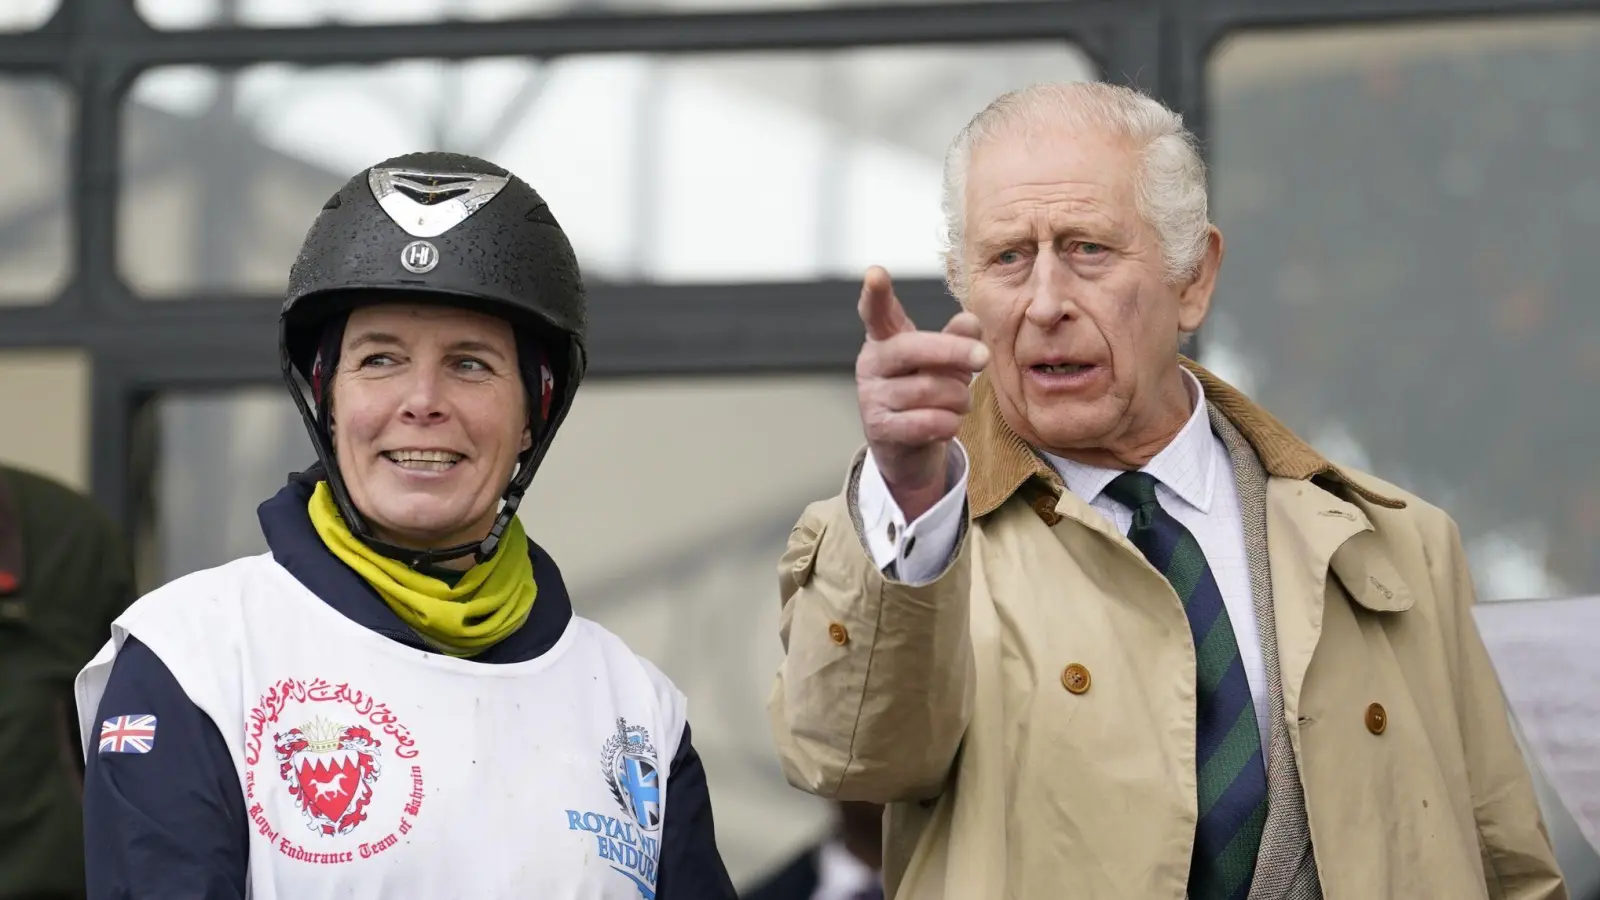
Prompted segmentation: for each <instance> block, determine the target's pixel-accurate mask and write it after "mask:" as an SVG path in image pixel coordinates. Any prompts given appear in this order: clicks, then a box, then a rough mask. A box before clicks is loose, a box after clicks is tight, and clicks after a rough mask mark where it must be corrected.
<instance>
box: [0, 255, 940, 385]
mask: <svg viewBox="0 0 1600 900" xmlns="http://www.w3.org/2000/svg"><path fill="white" fill-rule="evenodd" d="M896 289H897V291H898V292H899V294H900V296H901V299H902V302H904V303H905V305H906V309H907V312H908V313H909V314H910V315H911V317H912V319H913V320H914V321H917V322H921V323H925V324H926V325H929V326H934V327H938V326H942V325H943V324H944V322H945V321H946V320H947V319H949V318H950V316H952V315H954V314H955V311H956V307H955V301H954V300H953V299H952V298H951V297H950V295H949V294H948V293H947V292H946V290H945V287H944V284H943V282H941V281H936V280H926V279H924V280H904V281H898V282H896ZM859 292H860V285H859V284H858V283H856V282H853V281H844V280H835V281H821V282H782V283H766V284H720V285H638V284H595V285H592V286H591V287H590V290H589V302H590V348H591V369H590V371H591V372H592V373H593V374H594V375H595V376H596V377H611V376H624V375H626V376H638V375H651V374H662V375H665V374H673V375H688V374H695V375H702V374H725V375H732V374H748V373H761V372H766V373H772V372H802V371H828V370H832V371H841V370H842V371H848V370H849V368H850V366H851V364H852V361H853V360H854V359H855V354H856V351H857V350H858V349H859V348H860V343H861V323H860V321H859V320H858V319H857V318H856V312H855V303H856V297H857V295H858V294H859ZM140 307H141V309H140V312H141V315H139V316H138V317H136V318H132V319H126V320H124V319H122V318H115V319H113V318H108V317H98V316H96V317H85V318H81V319H77V320H68V319H63V318H61V317H59V316H55V315H52V314H50V310H48V309H40V308H29V309H19V310H7V311H6V312H5V314H4V316H5V320H6V321H7V322H8V323H9V326H8V327H7V328H5V329H4V330H0V351H3V350H5V349H10V348H25V347H60V346H86V347H88V348H90V350H91V352H92V353H93V354H94V356H95V357H96V359H98V358H100V356H101V355H102V354H105V355H110V356H116V357H118V358H126V359H127V360H129V362H128V363H126V364H125V366H124V368H126V367H127V366H133V365H137V367H138V369H139V371H141V372H145V373H154V374H159V375H160V376H161V377H162V378H170V379H172V380H174V381H182V382H185V383H191V382H196V381H204V380H206V379H212V378H218V379H220V380H222V381H226V382H229V383H243V382H261V381H270V380H272V379H274V378H276V377H278V361H277V343H278V310H279V302H278V301H277V300H276V299H274V298H271V297H256V298H238V299H217V298H206V299H198V298H194V299H182V300H163V301H148V302H144V303H141V304H140ZM145 359H148V360H150V362H149V363H148V364H145V363H143V362H142V360H145ZM223 376H226V377H223Z"/></svg>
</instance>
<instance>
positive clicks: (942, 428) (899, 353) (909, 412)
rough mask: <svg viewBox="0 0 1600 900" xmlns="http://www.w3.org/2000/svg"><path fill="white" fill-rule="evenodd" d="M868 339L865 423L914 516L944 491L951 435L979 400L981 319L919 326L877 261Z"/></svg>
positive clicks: (863, 370)
mask: <svg viewBox="0 0 1600 900" xmlns="http://www.w3.org/2000/svg"><path fill="white" fill-rule="evenodd" d="M857 310H858V311H859V312H860V314H861V324H863V325H865V326H866V329H867V340H866V343H865V344H863V345H862V347H861V353H860V355H858V356H857V357H856V398H857V401H858V402H859V404H860V406H861V425H862V428H863V429H864V431H865V432H866V437H867V445H868V446H869V447H870V448H871V450H872V458H873V460H874V461H875V462H876V463H877V464H878V471H879V472H881V473H882V474H883V480H884V482H885V483H887V484H888V486H889V492H890V493H891V494H892V495H893V496H894V501H895V503H896V504H897V505H898V506H899V507H900V510H901V512H903V513H905V516H906V519H907V521H911V520H914V519H916V518H917V517H918V516H921V515H922V514H923V513H924V512H926V511H927V510H928V508H929V507H931V506H933V504H935V503H937V502H938V500H939V498H940V497H942V496H944V492H945V487H946V485H945V479H946V477H947V474H948V473H947V469H948V466H949V447H950V441H951V440H952V439H954V438H955V436H956V430H957V429H958V428H960V427H961V420H962V418H963V417H964V416H966V414H967V410H968V409H970V408H971V406H972V397H971V392H970V391H969V385H970V384H971V382H972V373H974V372H978V371H981V370H982V369H983V367H984V366H985V365H987V364H988V362H989V348H988V347H985V346H984V345H983V342H982V341H981V340H980V339H979V338H980V337H981V336H982V331H981V329H980V328H979V325H978V317H977V316H974V315H973V314H972V313H969V312H961V313H957V314H956V315H955V317H954V318H952V319H951V320H950V321H949V323H948V324H946V325H945V326H944V330H943V331H918V330H917V326H916V325H914V324H912V322H911V319H910V318H908V317H907V316H906V311H905V308H904V307H902V306H901V305H900V299H899V298H898V297H896V296H895V294H894V285H893V284H891V283H890V281H889V273H888V272H886V271H884V270H883V269H881V268H879V267H877V266H873V267H872V268H871V269H868V270H867V276H866V278H865V279H863V281H862V284H861V300H860V302H859V303H858V304H857Z"/></svg>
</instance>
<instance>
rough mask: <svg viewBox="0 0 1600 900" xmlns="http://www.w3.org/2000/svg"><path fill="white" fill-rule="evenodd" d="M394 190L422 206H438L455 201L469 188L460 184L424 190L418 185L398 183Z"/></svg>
mask: <svg viewBox="0 0 1600 900" xmlns="http://www.w3.org/2000/svg"><path fill="white" fill-rule="evenodd" d="M394 189H395V190H396V191H398V192H400V193H402V194H405V195H406V196H407V197H410V198H411V199H412V200H414V201H416V202H417V203H418V204H419V205H421V206H434V205H436V204H439V203H443V202H445V201H446V200H454V199H455V198H457V197H460V196H463V195H465V194H466V193H467V191H468V190H469V189H468V188H466V187H463V186H461V185H460V182H457V183H455V184H452V185H450V186H449V187H442V188H438V189H424V188H421V187H418V186H416V185H410V184H404V183H399V182H397V183H396V184H395V186H394Z"/></svg>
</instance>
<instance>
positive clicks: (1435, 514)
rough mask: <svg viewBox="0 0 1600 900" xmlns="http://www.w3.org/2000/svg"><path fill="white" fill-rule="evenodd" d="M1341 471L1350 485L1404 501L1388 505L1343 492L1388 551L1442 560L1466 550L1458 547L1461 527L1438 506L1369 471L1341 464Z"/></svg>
mask: <svg viewBox="0 0 1600 900" xmlns="http://www.w3.org/2000/svg"><path fill="white" fill-rule="evenodd" d="M1340 473H1341V474H1342V475H1343V476H1344V478H1345V480H1347V481H1349V482H1350V483H1351V484H1354V485H1356V486H1358V487H1361V488H1363V489H1365V490H1366V491H1368V492H1370V493H1372V494H1375V495H1377V496H1381V497H1383V498H1385V499H1388V500H1393V501H1399V503H1400V504H1403V505H1397V506H1387V505H1384V504H1381V503H1377V502H1374V501H1372V500H1369V499H1366V498H1363V497H1361V496H1359V495H1357V494H1356V493H1355V492H1353V491H1347V492H1345V496H1346V499H1348V500H1350V502H1352V503H1354V504H1356V506H1358V507H1359V508H1360V509H1361V511H1362V512H1364V513H1366V516H1367V519H1368V521H1370V522H1371V523H1372V527H1373V530H1374V532H1376V534H1377V536H1378V538H1379V539H1381V540H1382V541H1383V543H1384V544H1385V545H1387V546H1388V547H1389V548H1390V552H1391V554H1394V555H1396V556H1397V557H1406V556H1409V557H1413V558H1420V559H1422V560H1443V559H1449V558H1451V557H1453V556H1457V555H1459V554H1462V553H1464V552H1465V551H1464V550H1463V549H1462V546H1461V530H1460V528H1459V527H1458V526H1457V525H1456V521H1455V519H1454V518H1453V517H1451V515H1450V514H1449V513H1448V512H1445V511H1444V510H1443V509H1442V508H1440V507H1439V506H1437V505H1435V504H1433V503H1430V502H1429V501H1427V500H1425V499H1423V498H1422V497H1420V496H1418V495H1417V494H1415V493H1413V492H1411V491H1409V490H1406V489H1405V488H1402V487H1400V486H1399V485H1397V484H1394V483H1392V482H1389V481H1385V480H1383V479H1382V478H1379V477H1377V476H1376V475H1373V474H1371V473H1368V472H1363V471H1360V470H1358V469H1350V468H1346V467H1343V466H1341V467H1340Z"/></svg>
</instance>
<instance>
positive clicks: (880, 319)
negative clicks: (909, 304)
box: [856, 266, 917, 341]
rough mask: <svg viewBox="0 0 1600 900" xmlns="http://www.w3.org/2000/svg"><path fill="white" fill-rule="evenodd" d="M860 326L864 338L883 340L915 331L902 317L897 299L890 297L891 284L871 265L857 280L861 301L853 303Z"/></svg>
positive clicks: (903, 308) (885, 275) (883, 273)
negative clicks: (863, 275) (858, 280)
mask: <svg viewBox="0 0 1600 900" xmlns="http://www.w3.org/2000/svg"><path fill="white" fill-rule="evenodd" d="M856 312H857V313H859V314H860V316H861V324H863V325H865V326H866V327H867V339H868V340H873V341H883V340H888V339H889V338H892V337H894V336H895V335H897V334H900V333H901V332H904V331H916V330H917V326H916V325H915V324H914V323H912V321H911V318H910V317H909V316H907V315H906V310H905V307H903V306H901V305H900V298H899V297H896V296H895V294H894V283H893V282H891V281H890V280H889V273H888V272H886V271H884V269H883V267H882V266H873V267H872V268H870V269H868V270H867V275H866V277H865V278H863V279H862V280H861V299H860V300H859V301H857V303H856Z"/></svg>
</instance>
